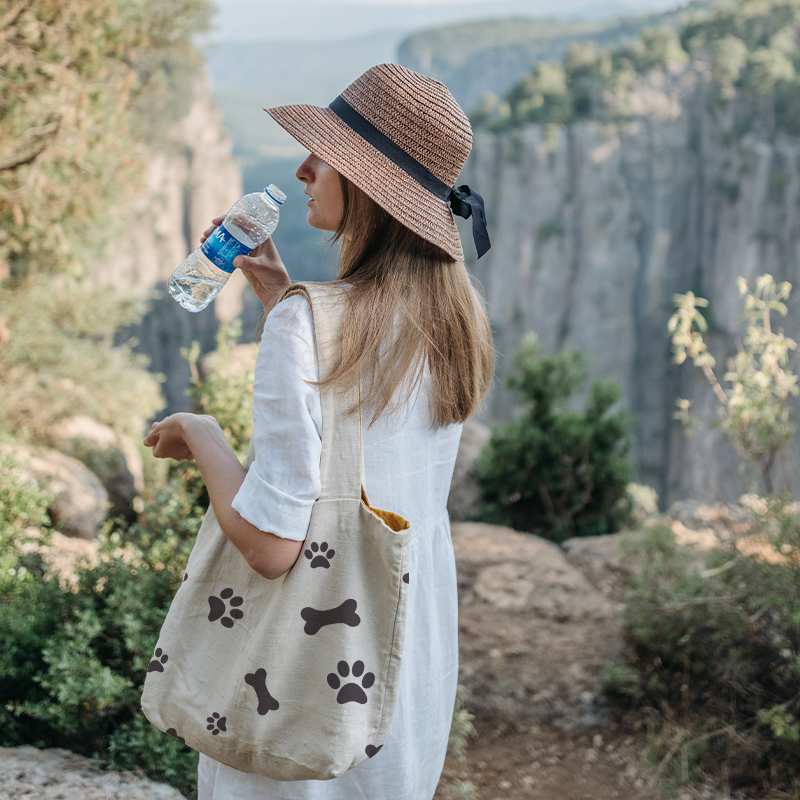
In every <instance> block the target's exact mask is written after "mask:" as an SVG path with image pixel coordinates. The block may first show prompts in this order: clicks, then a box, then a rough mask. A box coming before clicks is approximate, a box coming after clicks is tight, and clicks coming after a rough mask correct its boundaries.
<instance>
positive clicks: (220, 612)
mask: <svg viewBox="0 0 800 800" xmlns="http://www.w3.org/2000/svg"><path fill="white" fill-rule="evenodd" d="M232 595H233V589H223V590H222V591H221V592H220V593H219V597H214V596H213V595H212V596H211V597H209V598H208V605H209V612H208V621H209V622H216V621H217V620H218V619H219V620H220V622H222V624H223V625H224V626H225V627H226V628H232V627H233V620H235V619H241V618H242V617H243V616H244V612H243V611H242V610H241V609H239V608H232V609H231V610H230V611H228V609H227V606H226V602H227V603H228V605H231V606H240V605H241V604H242V603H243V602H244V599H243V598H241V597H233V596H232ZM226 612H227V616H225V613H226ZM220 618H221V619H220Z"/></svg>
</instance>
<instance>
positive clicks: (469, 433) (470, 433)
mask: <svg viewBox="0 0 800 800" xmlns="http://www.w3.org/2000/svg"><path fill="white" fill-rule="evenodd" d="M491 435H492V432H491V431H490V430H489V428H488V427H487V426H486V425H482V424H481V423H480V422H478V421H477V420H476V419H473V418H470V419H468V420H467V421H466V422H465V423H464V430H463V432H462V434H461V441H460V442H459V445H458V457H457V458H456V466H455V469H454V471H453V482H452V483H451V485H450V495H449V497H448V498H447V510H448V512H449V513H450V520H451V521H452V522H461V521H463V520H465V519H467V517H468V516H469V514H470V513H471V512H473V511H474V510H475V509H476V508H477V506H478V503H479V502H480V500H481V495H482V493H481V488H480V486H478V482H477V481H476V480H475V478H473V477H472V465H473V464H474V463H475V459H476V458H477V457H478V456H479V455H480V454H481V450H483V448H484V447H485V446H486V445H487V444H488V442H489V439H490V438H491Z"/></svg>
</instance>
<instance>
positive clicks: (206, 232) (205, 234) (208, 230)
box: [200, 215, 225, 244]
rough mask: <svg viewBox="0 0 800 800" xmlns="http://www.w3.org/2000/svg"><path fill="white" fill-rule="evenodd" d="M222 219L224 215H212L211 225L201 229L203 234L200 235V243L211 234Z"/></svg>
mask: <svg viewBox="0 0 800 800" xmlns="http://www.w3.org/2000/svg"><path fill="white" fill-rule="evenodd" d="M224 219H225V216H224V215H223V216H221V217H214V218H213V219H212V220H211V225H210V226H209V227H208V228H206V229H205V230H204V231H203V235H202V236H201V237H200V243H201V244H202V243H203V242H205V240H206V239H208V237H209V236H211V234H212V233H213V232H214V231H215V230H216V229H217V226H218V225H220V224H221V223H222V221H223V220H224Z"/></svg>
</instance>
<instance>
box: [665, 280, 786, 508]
mask: <svg viewBox="0 0 800 800" xmlns="http://www.w3.org/2000/svg"><path fill="white" fill-rule="evenodd" d="M737 286H738V288H739V294H740V295H742V297H744V315H743V320H744V322H745V324H746V334H745V336H744V337H743V339H742V342H741V345H740V347H739V352H738V353H737V354H736V355H735V356H733V357H732V358H729V359H728V364H727V367H728V370H727V372H725V373H724V375H723V381H724V382H725V384H727V385H726V386H725V387H723V385H722V383H720V381H719V379H718V378H717V376H716V375H715V373H714V367H715V366H716V361H715V359H714V357H713V356H712V355H711V353H710V352H709V349H708V345H707V344H706V343H705V340H704V338H703V334H704V333H705V332H706V331H707V330H708V322H707V320H706V317H705V316H704V313H705V314H707V313H708V312H707V311H705V309H708V307H709V303H708V300H706V299H705V298H703V297H697V296H696V295H695V294H694V292H687V293H686V294H676V295H674V297H673V300H674V302H675V307H676V311H675V313H674V314H673V315H672V317H671V318H670V320H669V323H668V330H669V332H670V335H671V336H672V352H673V355H674V358H673V360H674V361H675V363H676V364H682V363H683V362H684V361H686V360H687V359H688V358H691V359H692V363H693V364H694V365H695V366H696V367H700V369H702V370H703V373H704V374H705V376H706V379H707V380H708V382H709V385H710V386H711V388H712V390H713V391H714V394H715V395H716V397H717V400H718V401H719V405H718V407H717V412H718V416H719V420H720V424H721V426H722V429H723V430H724V431H725V433H726V435H727V436H728V437H729V438H730V440H731V441H732V442H733V443H734V445H735V446H736V449H737V450H738V452H739V455H740V456H741V457H742V460H743V462H745V463H748V462H749V463H750V464H751V465H753V466H755V467H757V468H758V472H759V473H760V475H761V479H762V480H763V482H764V488H765V490H766V492H767V494H772V493H773V476H772V470H773V467H774V466H775V463H776V461H777V459H778V458H779V456H780V455H781V454H782V453H783V451H784V450H785V448H786V446H787V444H788V443H789V441H790V439H791V437H792V435H793V434H794V432H795V431H796V430H797V423H796V422H795V420H794V411H793V408H792V405H791V398H792V397H796V396H797V395H798V393H800V388H799V387H798V385H797V384H798V376H797V375H796V374H795V373H794V372H793V370H792V368H791V365H790V364H789V356H790V353H791V352H792V351H794V350H797V349H798V345H797V342H795V341H794V340H793V339H790V338H789V337H788V336H786V335H785V334H784V332H783V329H782V328H777V329H776V328H775V325H774V323H773V320H772V317H773V314H778V315H780V316H782V317H785V316H786V315H787V313H788V309H787V307H786V303H785V302H784V301H786V300H788V299H789V295H790V293H791V291H792V286H791V284H789V283H780V284H778V283H776V282H775V280H774V278H773V277H772V275H760V276H759V277H758V278H756V282H755V287H754V289H753V290H752V291H751V290H750V289H749V287H748V285H747V282H746V281H745V279H744V278H739V280H738V281H737ZM701 309H703V311H701ZM677 405H678V408H679V411H678V412H677V413H676V414H675V417H676V419H679V420H680V421H681V422H683V423H684V424H686V425H687V426H689V428H690V429H691V427H692V426H694V425H695V424H696V423H697V420H696V419H695V418H694V417H693V416H692V415H691V413H690V406H691V403H690V401H689V400H686V399H681V400H678V401H677Z"/></svg>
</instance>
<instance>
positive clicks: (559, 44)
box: [397, 0, 719, 112]
mask: <svg viewBox="0 0 800 800" xmlns="http://www.w3.org/2000/svg"><path fill="white" fill-rule="evenodd" d="M716 5H719V0H695V2H692V3H690V4H689V5H687V6H682V7H680V8H678V9H674V8H673V9H670V10H668V11H664V12H660V13H655V14H650V15H647V16H634V17H624V18H621V19H611V20H609V19H606V20H587V19H584V20H571V21H565V20H563V19H562V20H559V19H556V18H551V19H529V18H517V19H494V20H485V21H482V22H469V23H464V24H461V25H451V26H445V27H441V28H435V29H432V30H427V31H422V32H421V33H416V34H413V35H411V36H409V37H408V38H407V39H405V40H404V41H403V42H402V43H401V45H400V47H399V51H398V56H397V60H398V61H399V62H400V63H401V64H404V65H405V66H407V67H410V68H411V69H415V70H417V71H418V72H424V73H425V74H427V75H432V76H433V77H435V78H438V79H439V80H441V81H443V82H444V83H445V84H447V86H448V88H449V89H450V91H451V92H452V93H453V95H454V96H455V98H456V100H458V102H459V103H460V105H461V106H462V107H463V108H464V110H465V111H467V112H470V111H472V110H473V109H474V108H475V107H476V106H478V104H479V103H480V102H481V100H482V98H483V96H484V95H485V94H486V93H487V92H492V93H494V94H496V95H498V96H501V97H502V96H503V95H504V94H505V93H506V92H508V90H509V89H511V87H512V86H513V85H514V84H515V83H516V82H517V81H518V80H520V78H522V77H523V76H524V75H526V74H528V73H529V72H530V71H531V70H532V69H533V67H534V66H535V65H536V64H537V63H538V62H539V61H561V59H562V58H563V57H564V54H565V53H566V51H567V48H568V47H569V45H570V43H572V42H575V41H593V42H594V43H595V44H596V45H597V46H598V48H600V49H605V48H609V47H617V46H619V45H622V44H626V43H628V42H632V41H634V40H636V39H638V37H639V35H640V34H641V32H642V31H643V30H645V29H646V28H656V27H659V26H662V25H667V26H669V27H671V28H678V27H680V25H681V24H683V22H684V21H685V20H686V18H687V17H689V16H692V15H695V14H699V13H701V12H703V11H706V10H708V9H710V8H713V7H714V6H716Z"/></svg>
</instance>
